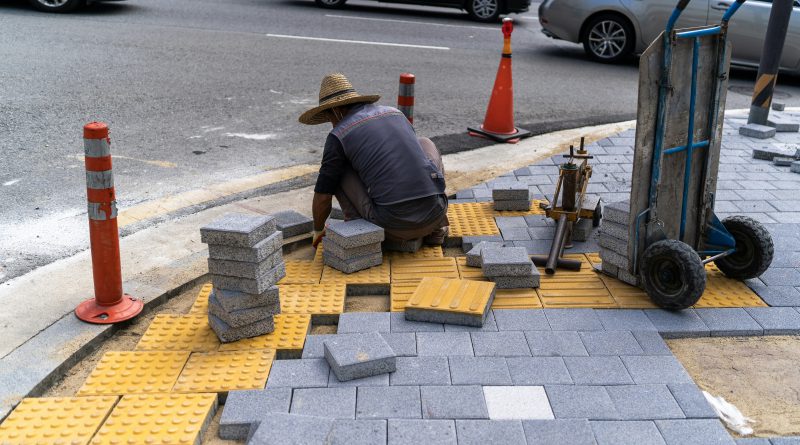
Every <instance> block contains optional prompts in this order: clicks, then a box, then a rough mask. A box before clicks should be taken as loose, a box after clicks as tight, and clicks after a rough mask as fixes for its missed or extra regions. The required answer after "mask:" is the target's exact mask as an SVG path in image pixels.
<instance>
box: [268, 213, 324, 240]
mask: <svg viewBox="0 0 800 445" xmlns="http://www.w3.org/2000/svg"><path fill="white" fill-rule="evenodd" d="M273 216H274V217H275V226H276V228H277V229H278V230H279V231H280V232H281V233H283V239H288V238H293V237H295V236H300V235H307V234H309V233H310V232H311V231H312V230H314V220H312V219H311V218H309V217H307V216H306V215H303V214H302V213H299V212H296V211H294V210H286V211H283V212H278V213H275V214H274V215H273Z"/></svg>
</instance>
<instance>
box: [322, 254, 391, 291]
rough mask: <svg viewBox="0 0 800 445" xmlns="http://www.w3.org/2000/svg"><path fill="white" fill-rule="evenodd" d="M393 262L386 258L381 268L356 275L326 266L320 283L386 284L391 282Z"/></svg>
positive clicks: (370, 269) (374, 268) (366, 270)
mask: <svg viewBox="0 0 800 445" xmlns="http://www.w3.org/2000/svg"><path fill="white" fill-rule="evenodd" d="M390 263H391V262H390V261H389V260H388V259H386V258H384V259H383V264H381V265H380V266H375V267H370V268H369V269H364V270H360V271H358V272H356V273H351V274H346V273H344V272H340V271H338V270H336V269H334V268H332V267H330V266H325V268H324V269H323V270H322V280H321V281H320V283H322V284H327V283H332V284H386V285H388V284H389V283H390V282H391V278H390V273H391V272H390V268H389V264H390Z"/></svg>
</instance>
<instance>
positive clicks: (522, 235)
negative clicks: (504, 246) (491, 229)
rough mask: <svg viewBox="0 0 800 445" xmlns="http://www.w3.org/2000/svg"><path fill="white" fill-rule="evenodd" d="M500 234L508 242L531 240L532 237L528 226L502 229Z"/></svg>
mask: <svg viewBox="0 0 800 445" xmlns="http://www.w3.org/2000/svg"><path fill="white" fill-rule="evenodd" d="M500 234H501V235H502V236H503V240H504V241H506V242H508V241H529V240H530V239H531V234H530V232H529V231H528V228H527V227H509V228H505V229H500Z"/></svg>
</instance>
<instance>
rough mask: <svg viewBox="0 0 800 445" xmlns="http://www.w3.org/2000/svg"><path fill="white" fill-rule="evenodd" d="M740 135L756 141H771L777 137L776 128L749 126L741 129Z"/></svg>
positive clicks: (757, 125) (743, 126)
mask: <svg viewBox="0 0 800 445" xmlns="http://www.w3.org/2000/svg"><path fill="white" fill-rule="evenodd" d="M739 134H741V135H742V136H748V137H751V138H756V139H769V138H771V137H773V136H775V128H773V127H768V126H766V125H759V124H747V125H742V126H741V127H739ZM753 157H755V155H754V156H753Z"/></svg>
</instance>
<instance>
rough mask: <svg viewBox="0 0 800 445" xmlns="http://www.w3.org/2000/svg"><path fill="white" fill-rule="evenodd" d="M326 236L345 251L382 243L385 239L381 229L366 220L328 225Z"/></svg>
mask: <svg viewBox="0 0 800 445" xmlns="http://www.w3.org/2000/svg"><path fill="white" fill-rule="evenodd" d="M325 236H326V237H330V239H331V240H332V241H333V242H335V243H336V244H338V245H339V246H341V247H343V248H345V249H352V248H354V247H360V246H365V245H367V244H375V243H380V242H382V241H383V240H384V239H385V235H384V232H383V229H382V228H381V227H379V226H376V225H375V224H372V223H371V222H369V221H367V220H364V219H354V220H351V221H344V222H340V223H332V224H328V227H327V230H326V231H325Z"/></svg>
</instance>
